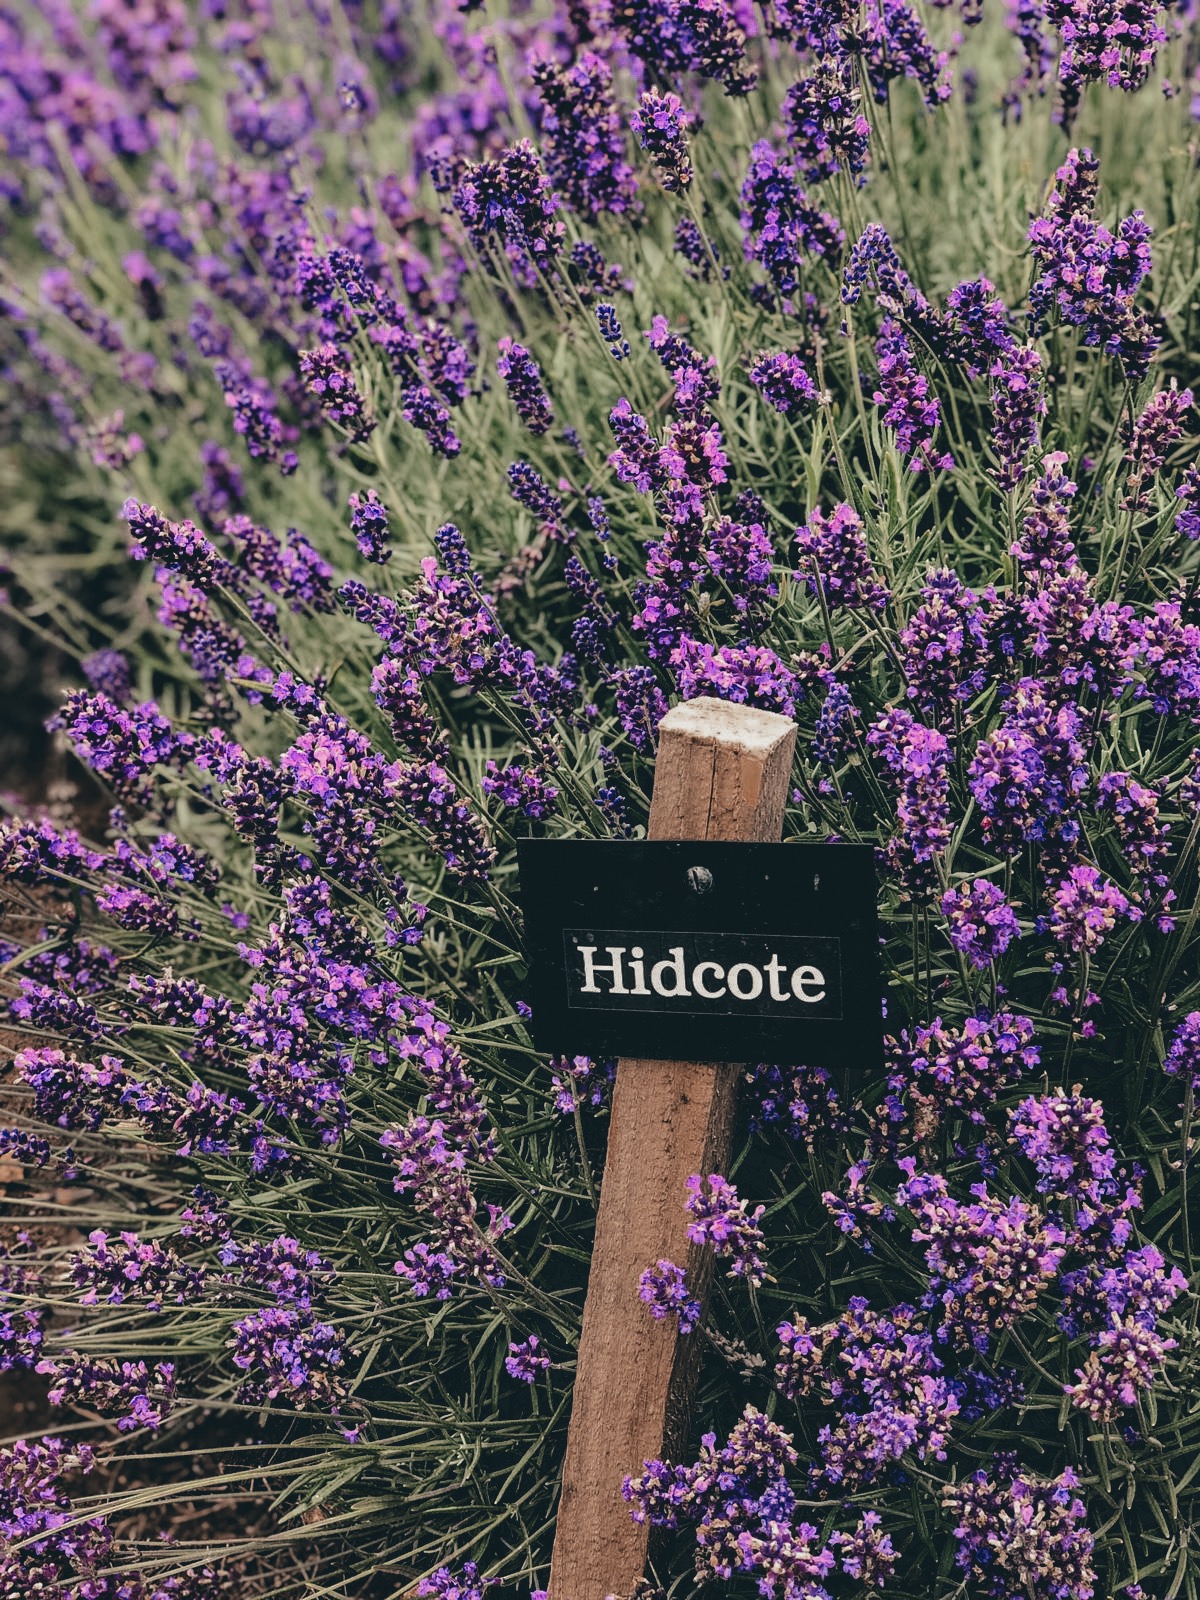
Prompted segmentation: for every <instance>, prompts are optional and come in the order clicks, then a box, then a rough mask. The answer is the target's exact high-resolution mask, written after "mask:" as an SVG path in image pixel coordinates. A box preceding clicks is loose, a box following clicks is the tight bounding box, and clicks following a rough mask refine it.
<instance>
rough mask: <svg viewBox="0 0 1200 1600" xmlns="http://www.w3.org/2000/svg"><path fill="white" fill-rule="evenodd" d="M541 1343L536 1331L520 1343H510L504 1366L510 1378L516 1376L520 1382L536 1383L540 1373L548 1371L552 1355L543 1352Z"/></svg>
mask: <svg viewBox="0 0 1200 1600" xmlns="http://www.w3.org/2000/svg"><path fill="white" fill-rule="evenodd" d="M540 1345H541V1340H540V1339H539V1338H538V1336H537V1334H536V1333H531V1334H530V1335H529V1338H528V1339H523V1340H522V1341H521V1342H520V1344H510V1345H509V1347H508V1354H507V1356H505V1358H504V1367H505V1370H506V1371H507V1373H508V1375H509V1377H510V1378H516V1379H517V1381H518V1382H519V1383H536V1382H537V1379H538V1374H539V1373H542V1372H546V1371H548V1369H549V1366H550V1357H549V1356H547V1355H543V1354H542V1352H541V1349H540Z"/></svg>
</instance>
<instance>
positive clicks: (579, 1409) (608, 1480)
mask: <svg viewBox="0 0 1200 1600" xmlns="http://www.w3.org/2000/svg"><path fill="white" fill-rule="evenodd" d="M795 741H796V728H795V724H794V723H792V722H790V721H789V720H788V719H787V718H786V717H780V716H776V715H775V714H774V713H773V712H769V711H755V710H752V709H751V708H749V707H747V706H734V705H730V704H728V703H727V702H726V701H723V700H707V699H704V700H692V701H690V702H688V703H687V704H686V705H681V706H677V707H675V709H674V710H673V711H670V712H668V713H667V715H666V716H665V717H664V718H663V720H662V722H661V723H660V725H659V746H658V758H657V761H656V764H655V769H654V795H653V799H652V801H651V806H650V828H649V833H650V837H651V838H652V839H708V840H716V839H727V840H742V841H745V842H748V843H769V842H771V841H772V840H777V839H778V838H779V836H780V833H781V831H782V827H783V811H784V805H785V803H786V800H787V794H788V786H789V783H790V779H791V770H792V753H793V750H794V747H795ZM740 1070H741V1068H740V1066H739V1065H737V1064H729V1065H715V1064H712V1063H697V1062H679V1061H637V1060H622V1061H621V1062H620V1063H619V1065H618V1067H617V1078H616V1084H615V1086H614V1089H613V1107H612V1118H611V1121H610V1124H609V1133H608V1154H607V1158H606V1161H605V1167H604V1179H603V1182H602V1185H601V1190H600V1205H599V1210H598V1213H597V1218H596V1238H595V1244H594V1246H593V1251H592V1266H591V1274H590V1277H589V1279H588V1291H587V1301H586V1304H585V1306H584V1314H583V1330H582V1333H581V1335H580V1340H579V1352H578V1366H577V1370H576V1377H575V1392H574V1396H573V1400H572V1409H571V1423H570V1429H569V1432H568V1437H567V1453H566V1460H565V1463H564V1466H563V1483H562V1494H561V1497H560V1500H559V1510H558V1524H557V1530H556V1533H555V1539H554V1554H553V1558H552V1562H551V1568H550V1597H551V1600H605V1597H606V1596H608V1595H619V1596H626V1595H629V1594H630V1593H631V1592H632V1591H633V1589H634V1587H635V1585H636V1583H637V1581H638V1579H639V1578H640V1577H641V1576H642V1574H643V1572H644V1570H645V1566H646V1558H647V1550H648V1537H649V1530H648V1529H647V1528H644V1527H639V1526H638V1525H637V1524H636V1523H634V1522H633V1521H631V1519H630V1516H629V1511H628V1508H627V1507H626V1505H625V1503H624V1501H623V1500H622V1498H621V1484H622V1481H623V1480H624V1478H625V1477H626V1475H627V1474H629V1473H638V1472H640V1471H641V1470H642V1463H643V1462H644V1461H646V1460H648V1459H650V1458H651V1457H656V1456H662V1455H664V1454H670V1453H672V1452H673V1451H674V1450H675V1449H676V1447H677V1446H679V1445H680V1444H682V1443H683V1442H684V1441H685V1439H686V1434H687V1428H688V1413H689V1407H690V1402H691V1394H692V1389H693V1386H694V1383H695V1378H696V1369H697V1366H698V1363H699V1357H700V1341H699V1339H697V1338H696V1337H694V1336H693V1337H690V1338H685V1339H680V1338H679V1336H678V1334H677V1332H676V1325H675V1322H674V1320H673V1319H672V1320H670V1321H667V1322H656V1321H655V1320H654V1319H653V1318H652V1317H651V1316H650V1315H649V1313H648V1312H647V1311H646V1310H645V1309H644V1308H643V1307H642V1306H641V1304H640V1302H639V1300H638V1281H639V1279H640V1278H641V1275H642V1272H643V1271H644V1270H645V1268H646V1267H649V1266H653V1265H654V1263H655V1262H657V1261H659V1260H662V1259H663V1258H666V1259H669V1260H672V1261H676V1262H678V1263H680V1264H681V1265H682V1264H685V1263H686V1265H687V1267H688V1276H689V1280H690V1281H691V1283H692V1284H693V1287H694V1288H695V1289H696V1290H697V1291H698V1292H699V1294H700V1297H701V1298H703V1297H704V1296H705V1295H706V1293H707V1287H708V1284H707V1274H708V1272H709V1271H710V1269H711V1253H710V1252H708V1251H703V1252H702V1251H699V1250H698V1249H697V1248H696V1247H695V1246H693V1245H691V1244H690V1242H689V1240H688V1237H687V1229H686V1222H687V1218H686V1214H685V1212H684V1209H683V1200H684V1195H685V1192H686V1183H687V1179H688V1178H689V1177H690V1176H691V1174H692V1173H693V1172H719V1171H722V1170H723V1169H724V1166H725V1163H726V1161H727V1159H728V1156H729V1147H730V1140H731V1136H732V1130H733V1118H734V1109H735V1103H736V1097H737V1083H738V1076H739V1073H740Z"/></svg>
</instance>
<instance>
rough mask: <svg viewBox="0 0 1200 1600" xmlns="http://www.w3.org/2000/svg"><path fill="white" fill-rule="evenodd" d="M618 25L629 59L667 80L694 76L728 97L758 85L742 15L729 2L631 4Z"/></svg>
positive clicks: (635, 0) (644, 0) (637, 0)
mask: <svg viewBox="0 0 1200 1600" xmlns="http://www.w3.org/2000/svg"><path fill="white" fill-rule="evenodd" d="M618 27H619V28H620V31H621V33H622V34H623V35H624V38H625V40H626V42H627V43H628V45H629V48H630V49H631V50H632V51H633V53H634V55H636V56H638V57H639V58H640V59H641V60H642V61H644V62H645V63H646V65H647V66H648V67H649V68H650V70H651V71H653V72H656V73H659V74H661V75H663V76H664V77H666V78H668V79H670V78H675V77H680V76H683V75H685V74H687V73H692V72H694V73H698V74H699V75H700V76H701V77H702V78H714V79H716V81H717V82H718V83H720V84H721V85H722V87H723V88H724V90H725V93H726V94H729V95H744V94H749V93H750V91H751V90H752V89H753V88H754V86H755V84H756V83H757V81H758V69H757V67H756V66H754V65H753V64H752V63H751V62H750V61H749V60H748V58H747V54H746V14H745V13H744V12H742V11H741V10H740V9H739V8H738V7H737V6H736V5H734V4H732V3H731V0H632V3H631V4H630V5H629V6H628V8H627V9H626V10H624V11H622V12H621V14H620V21H619V23H618Z"/></svg>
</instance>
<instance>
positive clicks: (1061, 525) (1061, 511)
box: [1009, 450, 1076, 573]
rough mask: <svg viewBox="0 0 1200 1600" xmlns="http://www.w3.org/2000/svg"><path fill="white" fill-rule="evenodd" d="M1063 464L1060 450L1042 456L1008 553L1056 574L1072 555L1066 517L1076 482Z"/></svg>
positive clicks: (1072, 547)
mask: <svg viewBox="0 0 1200 1600" xmlns="http://www.w3.org/2000/svg"><path fill="white" fill-rule="evenodd" d="M1066 465H1067V457H1066V455H1065V454H1064V453H1063V452H1062V451H1061V450H1055V451H1051V452H1049V453H1048V454H1047V455H1045V456H1044V457H1043V458H1042V473H1041V476H1040V477H1039V478H1038V479H1037V480H1036V482H1035V483H1034V485H1033V488H1032V489H1031V491H1030V496H1029V510H1028V511H1027V512H1026V513H1025V519H1024V522H1023V523H1022V529H1021V535H1020V537H1019V538H1018V539H1017V541H1016V542H1015V543H1014V544H1013V546H1012V547H1011V550H1010V552H1009V553H1010V554H1011V555H1013V556H1015V557H1016V559H1017V561H1018V562H1019V563H1020V564H1021V565H1022V566H1031V567H1036V568H1038V569H1040V570H1041V571H1042V572H1046V573H1057V572H1060V571H1062V570H1063V569H1065V568H1067V567H1069V566H1070V564H1071V562H1072V560H1073V558H1074V555H1075V545H1074V543H1073V542H1072V540H1071V525H1070V520H1069V518H1070V508H1071V502H1072V500H1073V499H1074V497H1075V492H1076V485H1075V484H1074V483H1073V482H1072V480H1071V479H1070V478H1068V477H1067V475H1066V473H1065V471H1064V470H1063V469H1064V467H1065V466H1066Z"/></svg>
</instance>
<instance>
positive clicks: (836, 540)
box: [796, 501, 890, 609]
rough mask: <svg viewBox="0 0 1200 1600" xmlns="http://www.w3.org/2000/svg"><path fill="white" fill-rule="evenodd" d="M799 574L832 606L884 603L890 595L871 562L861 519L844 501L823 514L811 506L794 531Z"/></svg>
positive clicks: (884, 604) (879, 605)
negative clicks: (803, 519)
mask: <svg viewBox="0 0 1200 1600" xmlns="http://www.w3.org/2000/svg"><path fill="white" fill-rule="evenodd" d="M796 548H797V550H798V551H799V552H800V562H801V567H800V571H801V575H802V576H803V578H804V581H805V582H806V583H807V584H808V587H809V588H810V589H811V590H812V592H813V594H819V595H821V596H822V597H823V598H824V600H825V603H826V604H827V605H828V606H830V607H831V608H832V607H835V606H846V607H849V608H851V609H853V608H854V607H857V606H876V607H879V608H882V607H884V606H886V605H887V603H888V600H889V598H890V596H889V595H888V591H887V589H886V588H885V587H884V585H883V584H882V583H881V582H880V581H879V577H878V575H877V574H876V572H875V569H874V567H873V566H872V564H871V553H870V551H869V550H868V548H867V539H866V534H865V532H864V530H863V524H862V518H861V517H860V516H859V515H858V512H857V511H855V509H854V507H853V506H852V505H850V504H849V503H848V502H847V501H842V502H841V504H840V505H837V506H835V507H834V508H833V510H832V511H831V512H830V513H829V514H828V515H826V514H825V512H823V511H821V510H820V509H819V508H817V509H814V510H813V512H812V513H811V515H810V516H809V519H808V521H807V522H806V523H805V524H804V526H803V527H802V528H798V529H797V530H796Z"/></svg>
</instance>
